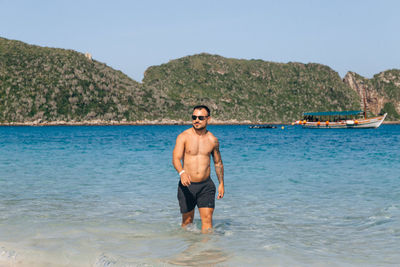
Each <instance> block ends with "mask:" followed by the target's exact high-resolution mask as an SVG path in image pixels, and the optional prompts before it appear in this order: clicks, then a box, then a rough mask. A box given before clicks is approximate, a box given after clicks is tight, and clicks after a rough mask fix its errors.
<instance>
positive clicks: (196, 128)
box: [193, 123, 206, 130]
mask: <svg viewBox="0 0 400 267" xmlns="http://www.w3.org/2000/svg"><path fill="white" fill-rule="evenodd" d="M193 128H194V129H195V130H203V129H205V128H206V125H204V126H202V125H201V124H194V123H193Z"/></svg>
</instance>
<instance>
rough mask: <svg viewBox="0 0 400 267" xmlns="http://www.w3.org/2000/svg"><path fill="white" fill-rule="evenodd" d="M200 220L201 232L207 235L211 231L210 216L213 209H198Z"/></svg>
mask: <svg viewBox="0 0 400 267" xmlns="http://www.w3.org/2000/svg"><path fill="white" fill-rule="evenodd" d="M199 212H200V218H201V232H202V233H203V234H206V233H209V232H210V231H211V230H212V216H213V212H214V208H199Z"/></svg>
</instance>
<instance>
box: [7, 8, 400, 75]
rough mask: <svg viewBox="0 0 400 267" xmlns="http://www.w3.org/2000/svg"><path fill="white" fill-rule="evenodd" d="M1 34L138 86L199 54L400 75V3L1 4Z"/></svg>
mask: <svg viewBox="0 0 400 267" xmlns="http://www.w3.org/2000/svg"><path fill="white" fill-rule="evenodd" d="M0 37H3V38H7V39H12V40H20V41H23V42H26V43H28V44H34V45H40V46H47V47H57V48H65V49H72V50H75V51H78V52H82V53H85V52H89V53H91V54H92V56H93V59H95V60H98V61H100V62H103V63H106V64H107V65H108V66H110V67H112V68H114V69H117V70H121V71H122V72H124V73H125V74H127V75H128V76H129V77H131V78H132V79H134V80H136V81H139V82H140V81H141V80H142V79H143V75H144V72H145V71H146V69H147V68H148V67H150V66H154V65H160V64H164V63H167V62H168V61H170V60H173V59H177V58H180V57H184V56H188V55H194V54H198V53H209V54H218V55H221V56H224V57H229V58H240V59H262V60H265V61H273V62H282V63H287V62H301V63H310V62H312V63H320V64H324V65H328V66H329V67H331V68H332V69H333V70H335V71H337V72H338V73H339V75H340V76H341V77H344V75H345V74H346V73H347V72H348V71H354V72H356V73H358V74H360V75H362V76H364V77H367V78H371V77H372V76H373V75H374V74H377V73H379V72H382V71H385V70H388V69H400V1H397V0H375V1H371V0H363V1H362V0H344V1H342V0H298V1H295V0H279V1H278V0H276V1H272V0H264V1H256V0H247V1H245V0H243V1H235V0H229V1H226V0H201V1H191V0H181V1H178V0H164V1H163V0H158V1H156V0H147V1H145V0H142V1H136V0H131V1H122V0H113V1H105V0H96V1H94V0H93V1H92V0H88V1H85V0H80V1H76V0H65V1H61V0H35V1H31V0H0Z"/></svg>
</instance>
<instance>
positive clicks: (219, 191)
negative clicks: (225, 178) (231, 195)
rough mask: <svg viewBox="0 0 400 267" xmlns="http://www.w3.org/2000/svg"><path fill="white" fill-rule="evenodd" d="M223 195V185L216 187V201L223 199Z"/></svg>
mask: <svg viewBox="0 0 400 267" xmlns="http://www.w3.org/2000/svg"><path fill="white" fill-rule="evenodd" d="M224 193H225V191H224V184H219V186H218V197H217V199H221V198H223V197H224Z"/></svg>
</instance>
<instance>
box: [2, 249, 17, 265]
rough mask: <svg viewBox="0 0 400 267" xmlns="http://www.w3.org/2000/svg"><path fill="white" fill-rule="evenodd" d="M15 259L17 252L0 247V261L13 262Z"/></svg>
mask: <svg viewBox="0 0 400 267" xmlns="http://www.w3.org/2000/svg"><path fill="white" fill-rule="evenodd" d="M16 259H17V252H15V251H13V250H7V249H6V248H4V247H0V261H5V262H9V263H11V262H13V261H15V260H16Z"/></svg>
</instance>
